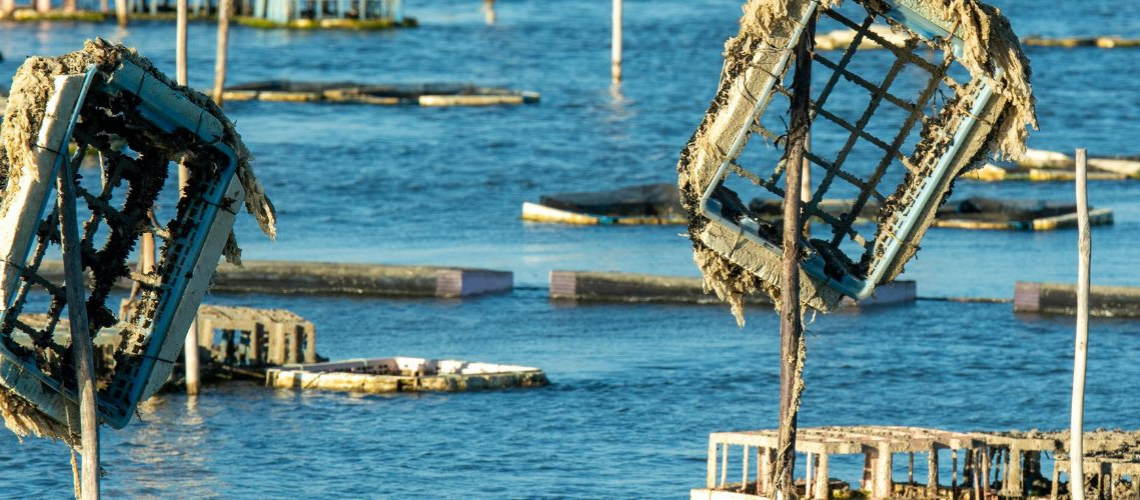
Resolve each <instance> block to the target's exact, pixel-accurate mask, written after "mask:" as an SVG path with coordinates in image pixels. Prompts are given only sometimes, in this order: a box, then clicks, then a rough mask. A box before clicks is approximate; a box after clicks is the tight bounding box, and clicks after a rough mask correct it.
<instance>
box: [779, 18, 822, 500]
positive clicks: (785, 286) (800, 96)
mask: <svg viewBox="0 0 1140 500" xmlns="http://www.w3.org/2000/svg"><path fill="white" fill-rule="evenodd" d="M814 37H815V20H814V18H813V19H812V20H811V21H810V22H809V24H808V26H807V29H805V30H804V32H803V34H801V35H800V39H799V43H798V44H797V45H796V49H795V50H796V52H795V54H796V66H795V75H794V76H793V79H792V102H791V108H792V123H791V128H790V130H789V131H788V146H787V147H788V149H787V156H786V157H785V163H784V165H785V169H784V189H785V193H784V241H783V250H784V254H783V260H784V267H783V276H782V280H781V286H780V423H779V428H778V429H779V433H778V438H777V449H776V467H775V471H776V477H775V481H774V485H775V486H774V489H775V492H774V493H775V495H774V496H775V497H776V498H777V499H788V498H795V496H796V495H795V481H794V477H795V458H796V457H795V451H796V418H797V414H798V412H799V402H798V396H799V394H798V392H799V389H798V388H797V382H798V381H799V379H800V377H801V376H802V373H803V367H802V366H800V361H801V357H800V349H801V348H802V343H803V341H804V339H803V335H804V331H803V316H802V311H801V307H800V266H799V254H800V238H801V221H800V219H801V217H800V203H801V200H800V190H801V188H802V184H801V182H802V181H801V175H802V174H803V168H802V166H803V159H804V149H805V148H806V147H807V139H808V132H809V130H810V128H811V121H810V120H809V116H808V115H809V111H810V109H809V107H810V104H811V102H810V92H811V49H812V43H813V41H814Z"/></svg>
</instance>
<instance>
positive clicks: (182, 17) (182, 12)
mask: <svg viewBox="0 0 1140 500" xmlns="http://www.w3.org/2000/svg"><path fill="white" fill-rule="evenodd" d="M117 1H122V0H117ZM187 1H188V0H177V3H176V5H177V11H178V15H177V18H176V20H175V23H174V26H175V27H174V39H175V40H174V65H175V74H176V76H175V78H176V80H178V84H179V85H186V18H187V16H188V15H189V14H188V12H187V5H186V2H187Z"/></svg>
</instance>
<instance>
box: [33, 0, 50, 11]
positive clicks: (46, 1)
mask: <svg viewBox="0 0 1140 500" xmlns="http://www.w3.org/2000/svg"><path fill="white" fill-rule="evenodd" d="M35 5H36V12H39V13H41V14H43V13H45V12H48V11H50V10H51V0H35Z"/></svg>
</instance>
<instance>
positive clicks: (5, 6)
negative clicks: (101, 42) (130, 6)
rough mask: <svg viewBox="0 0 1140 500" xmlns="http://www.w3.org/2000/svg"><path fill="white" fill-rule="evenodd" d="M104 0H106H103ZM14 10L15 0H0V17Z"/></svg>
mask: <svg viewBox="0 0 1140 500" xmlns="http://www.w3.org/2000/svg"><path fill="white" fill-rule="evenodd" d="M103 1H104V2H105V1H107V0H103ZM15 12H16V0H0V19H8V18H10V17H12V14H13V13H15Z"/></svg>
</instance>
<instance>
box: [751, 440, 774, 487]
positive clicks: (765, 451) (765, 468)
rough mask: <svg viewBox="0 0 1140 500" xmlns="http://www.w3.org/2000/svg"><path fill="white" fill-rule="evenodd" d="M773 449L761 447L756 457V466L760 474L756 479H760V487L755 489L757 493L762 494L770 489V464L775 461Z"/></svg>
mask: <svg viewBox="0 0 1140 500" xmlns="http://www.w3.org/2000/svg"><path fill="white" fill-rule="evenodd" d="M774 455H775V450H773V449H771V448H761V452H760V456H759V457H757V458H756V461H757V462H760V463H759V464H757V466H758V467H759V468H760V475H759V476H758V477H757V479H758V480H759V481H760V484H759V485H758V487H760V488H762V489H761V490H760V491H757V492H756V494H757V495H763V494H764V492H767V491H771V489H772V484H773V483H772V474H773V473H774V472H773V470H772V465H773V463H774V462H775V461H776V458H775V456H774Z"/></svg>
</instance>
